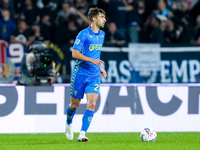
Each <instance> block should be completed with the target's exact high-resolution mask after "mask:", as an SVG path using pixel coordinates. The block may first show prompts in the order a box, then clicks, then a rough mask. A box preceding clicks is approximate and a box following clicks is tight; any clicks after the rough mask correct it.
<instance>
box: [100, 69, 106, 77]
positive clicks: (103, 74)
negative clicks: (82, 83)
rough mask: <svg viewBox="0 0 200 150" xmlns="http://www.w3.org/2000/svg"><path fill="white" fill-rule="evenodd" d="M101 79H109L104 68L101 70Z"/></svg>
mask: <svg viewBox="0 0 200 150" xmlns="http://www.w3.org/2000/svg"><path fill="white" fill-rule="evenodd" d="M101 77H104V78H106V77H107V72H106V71H105V69H104V68H101Z"/></svg>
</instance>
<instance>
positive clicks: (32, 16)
mask: <svg viewBox="0 0 200 150" xmlns="http://www.w3.org/2000/svg"><path fill="white" fill-rule="evenodd" d="M22 13H23V15H24V16H25V21H26V23H27V24H28V25H29V26H31V25H32V24H33V23H34V22H35V21H36V20H39V18H37V17H38V16H39V14H38V11H37V8H36V7H35V3H34V2H33V0H25V5H24V7H23V9H22Z"/></svg>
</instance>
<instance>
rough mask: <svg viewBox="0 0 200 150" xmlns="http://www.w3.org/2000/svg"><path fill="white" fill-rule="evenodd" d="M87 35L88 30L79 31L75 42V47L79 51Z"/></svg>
mask: <svg viewBox="0 0 200 150" xmlns="http://www.w3.org/2000/svg"><path fill="white" fill-rule="evenodd" d="M86 35H87V33H86V32H83V31H81V32H79V34H78V35H77V37H76V40H75V42H74V46H73V49H75V50H78V51H81V50H82V48H83V45H84V43H85V41H86V37H87V36H86Z"/></svg>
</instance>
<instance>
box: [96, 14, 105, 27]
mask: <svg viewBox="0 0 200 150" xmlns="http://www.w3.org/2000/svg"><path fill="white" fill-rule="evenodd" d="M105 23H106V17H105V15H104V14H102V13H100V14H99V15H98V16H97V21H96V25H97V27H99V28H103V27H104V25H105Z"/></svg>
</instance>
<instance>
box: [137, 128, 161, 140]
mask: <svg viewBox="0 0 200 150" xmlns="http://www.w3.org/2000/svg"><path fill="white" fill-rule="evenodd" d="M140 138H141V140H142V141H144V142H155V141H156V138H157V133H156V131H155V130H154V129H153V128H144V130H143V131H142V132H141V134H140Z"/></svg>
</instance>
